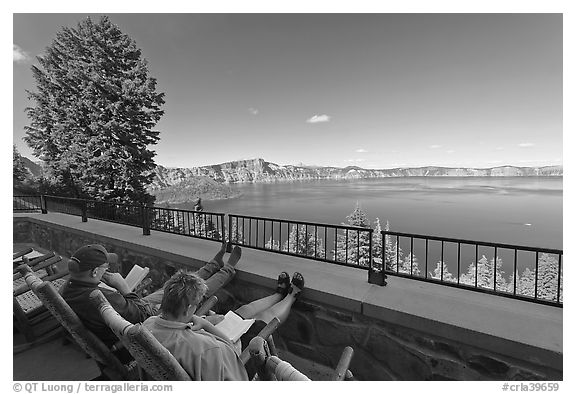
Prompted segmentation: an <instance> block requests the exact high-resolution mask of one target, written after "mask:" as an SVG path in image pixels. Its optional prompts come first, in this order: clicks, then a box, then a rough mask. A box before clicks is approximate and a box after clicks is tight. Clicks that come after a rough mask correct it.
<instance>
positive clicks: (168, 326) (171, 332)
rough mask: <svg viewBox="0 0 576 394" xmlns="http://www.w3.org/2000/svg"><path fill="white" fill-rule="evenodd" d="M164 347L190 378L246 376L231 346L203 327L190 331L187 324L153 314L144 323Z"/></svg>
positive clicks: (239, 378) (234, 378)
mask: <svg viewBox="0 0 576 394" xmlns="http://www.w3.org/2000/svg"><path fill="white" fill-rule="evenodd" d="M143 325H144V327H146V328H147V329H148V330H149V331H150V332H151V333H152V335H154V337H156V339H158V341H159V342H160V343H161V344H162V345H164V347H165V348H167V349H168V350H169V351H170V353H172V355H173V356H174V357H175V358H176V360H178V362H179V363H180V365H182V367H183V368H184V370H186V372H187V373H188V375H190V378H191V379H192V380H248V374H247V373H246V368H244V364H242V361H240V358H239V357H238V354H237V353H236V352H235V351H234V349H233V347H232V346H231V345H229V344H228V343H227V342H225V341H224V340H222V339H220V338H218V337H217V336H215V335H212V334H210V333H208V332H206V331H204V330H196V331H193V330H192V329H191V327H190V325H189V324H186V323H182V322H176V321H170V320H165V319H162V318H161V317H159V316H152V317H150V318H148V319H147V320H146V321H145V322H144V323H143Z"/></svg>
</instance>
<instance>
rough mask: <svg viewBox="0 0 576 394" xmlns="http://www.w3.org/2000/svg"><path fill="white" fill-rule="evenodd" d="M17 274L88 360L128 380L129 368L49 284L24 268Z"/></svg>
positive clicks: (115, 377) (121, 378) (115, 378)
mask: <svg viewBox="0 0 576 394" xmlns="http://www.w3.org/2000/svg"><path fill="white" fill-rule="evenodd" d="M20 272H21V273H22V275H23V276H24V279H25V280H26V283H27V284H28V286H29V287H30V289H31V290H32V292H33V293H34V294H36V296H37V297H38V298H39V299H40V301H42V304H44V306H45V307H46V309H48V311H50V313H51V314H52V315H53V316H54V317H55V318H56V319H57V320H58V321H59V322H60V324H61V325H62V326H63V327H64V328H65V329H66V330H67V331H68V332H69V333H70V335H71V336H72V337H73V338H74V340H75V341H76V342H77V343H78V345H79V346H80V347H81V348H82V350H84V351H85V352H86V353H87V354H88V355H89V356H90V357H92V358H93V359H94V360H96V361H97V362H99V363H100V364H101V365H102V366H104V367H105V368H106V370H105V371H104V372H105V373H106V374H107V375H108V376H109V377H111V378H113V379H114V380H125V379H128V378H129V377H130V371H129V369H128V368H127V367H126V366H125V365H124V364H122V362H121V361H120V360H119V359H118V358H117V357H116V356H115V355H114V354H112V352H111V351H110V349H108V347H107V346H106V345H105V344H104V343H103V342H102V341H101V340H100V339H99V338H98V337H97V336H96V335H94V334H93V333H92V332H91V331H90V330H88V329H87V328H86V327H85V326H84V324H83V323H82V321H81V320H80V318H79V317H78V315H77V314H76V313H75V312H74V311H73V310H72V308H71V307H70V305H68V304H67V303H66V301H65V300H64V299H63V298H62V296H61V295H60V294H59V293H58V291H57V290H56V288H55V287H54V286H53V285H52V283H51V282H45V281H43V280H42V279H40V278H38V277H37V276H36V275H35V274H34V272H33V271H32V270H31V269H30V267H28V266H27V265H25V264H24V265H22V266H20Z"/></svg>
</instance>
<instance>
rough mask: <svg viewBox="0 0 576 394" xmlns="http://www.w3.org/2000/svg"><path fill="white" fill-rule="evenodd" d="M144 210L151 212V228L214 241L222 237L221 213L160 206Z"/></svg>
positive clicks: (222, 218)
mask: <svg viewBox="0 0 576 394" xmlns="http://www.w3.org/2000/svg"><path fill="white" fill-rule="evenodd" d="M146 210H147V211H148V212H150V213H151V214H150V217H151V219H150V229H151V230H156V231H162V232H166V233H172V234H179V235H185V236H188V237H195V238H202V239H209V240H214V241H221V240H223V239H224V234H225V231H226V229H225V227H224V214H223V213H215V212H205V211H187V210H182V209H173V208H160V207H146Z"/></svg>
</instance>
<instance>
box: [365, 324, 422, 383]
mask: <svg viewBox="0 0 576 394" xmlns="http://www.w3.org/2000/svg"><path fill="white" fill-rule="evenodd" d="M366 349H370V351H371V352H372V354H373V355H374V357H375V358H376V359H378V360H380V361H382V362H383V363H384V364H386V365H387V366H388V368H389V369H390V370H391V371H392V372H393V373H394V374H395V375H397V376H398V377H399V378H400V379H401V380H427V378H428V377H429V376H430V375H431V371H430V367H429V366H428V365H427V363H426V362H425V361H424V360H422V359H421V358H420V357H418V356H416V355H415V354H413V352H411V351H410V349H408V348H407V347H406V346H404V345H403V344H401V343H400V342H398V341H397V340H395V339H394V338H393V337H391V336H390V335H389V334H388V333H387V332H386V331H384V330H382V329H380V328H376V327H373V328H372V329H371V330H370V337H369V339H368V341H367V343H366Z"/></svg>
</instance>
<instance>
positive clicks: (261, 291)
mask: <svg viewBox="0 0 576 394" xmlns="http://www.w3.org/2000/svg"><path fill="white" fill-rule="evenodd" d="M13 237H14V242H15V243H28V242H31V243H34V244H36V245H38V246H41V247H44V248H47V249H51V250H54V251H56V252H58V253H60V254H62V255H64V256H70V255H71V254H72V252H73V251H74V250H76V249H77V248H78V247H80V246H81V245H85V244H88V243H102V244H104V246H105V247H106V248H107V249H108V250H109V251H113V252H115V253H117V254H118V255H119V261H120V266H119V267H115V269H117V270H118V271H119V272H121V273H123V274H126V273H127V272H128V271H129V270H130V268H131V267H132V265H133V264H135V263H136V264H139V265H141V266H147V267H150V272H151V273H150V277H151V278H152V279H153V286H154V288H157V287H159V286H161V284H162V283H164V281H165V280H166V279H168V278H169V277H170V275H172V273H174V272H175V270H176V269H178V268H180V267H188V268H194V267H198V266H200V265H201V264H202V262H200V261H190V259H188V260H183V259H178V258H177V256H174V255H170V254H167V253H166V252H163V251H155V250H143V248H142V247H141V246H136V245H131V244H127V243H123V242H120V241H118V242H116V241H114V240H111V239H108V238H103V237H100V236H98V235H94V234H89V233H85V232H81V231H77V230H73V229H68V228H65V227H60V226H56V225H54V226H52V225H49V224H44V223H36V222H32V221H29V220H27V219H26V218H14V226H13ZM270 291H271V289H270V288H269V287H264V286H262V285H260V284H258V283H254V282H250V283H248V282H242V281H240V280H238V279H237V278H235V279H234V280H232V281H231V282H230V283H229V284H228V285H227V286H226V288H225V289H223V290H221V291H220V292H219V293H217V296H218V297H219V300H220V301H219V308H220V310H221V311H225V310H229V309H232V308H236V307H238V306H240V305H242V304H244V303H247V302H250V301H252V300H255V299H258V298H261V297H263V296H266V295H269V294H270ZM275 342H276V346H277V347H278V349H279V350H280V351H283V352H286V353H287V354H288V353H289V354H293V355H296V356H298V357H302V358H305V359H307V360H310V361H313V362H316V363H319V364H322V365H328V366H331V367H334V366H335V364H336V363H337V362H338V359H339V357H340V354H341V352H342V350H343V349H344V347H346V346H352V347H353V348H354V357H353V360H352V364H351V367H350V369H351V370H352V372H353V373H354V376H355V377H356V378H357V379H358V380H562V371H561V370H558V369H553V368H550V367H548V366H546V365H542V363H541V362H538V360H531V358H530V357H529V354H530V347H529V346H527V345H522V344H518V346H523V347H525V348H526V355H527V357H526V358H525V359H518V358H511V357H509V356H506V355H503V354H498V353H495V352H491V351H487V350H485V349H480V348H478V347H475V346H471V345H470V344H466V343H462V342H458V341H457V340H455V339H452V338H445V337H440V336H436V335H434V334H433V333H429V332H422V331H419V330H418V328H417V327H404V326H399V325H396V324H392V323H389V322H386V321H383V320H378V319H373V318H369V317H366V316H364V315H362V314H360V313H354V312H351V311H348V310H338V309H336V308H334V307H332V306H330V307H328V306H326V305H322V304H319V303H313V302H310V301H308V300H299V301H298V302H297V303H296V304H295V305H294V307H293V309H292V313H291V315H290V318H289V319H288V321H286V322H285V323H284V324H283V325H282V326H281V327H280V328H279V329H278V331H277V333H276V335H275Z"/></svg>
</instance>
